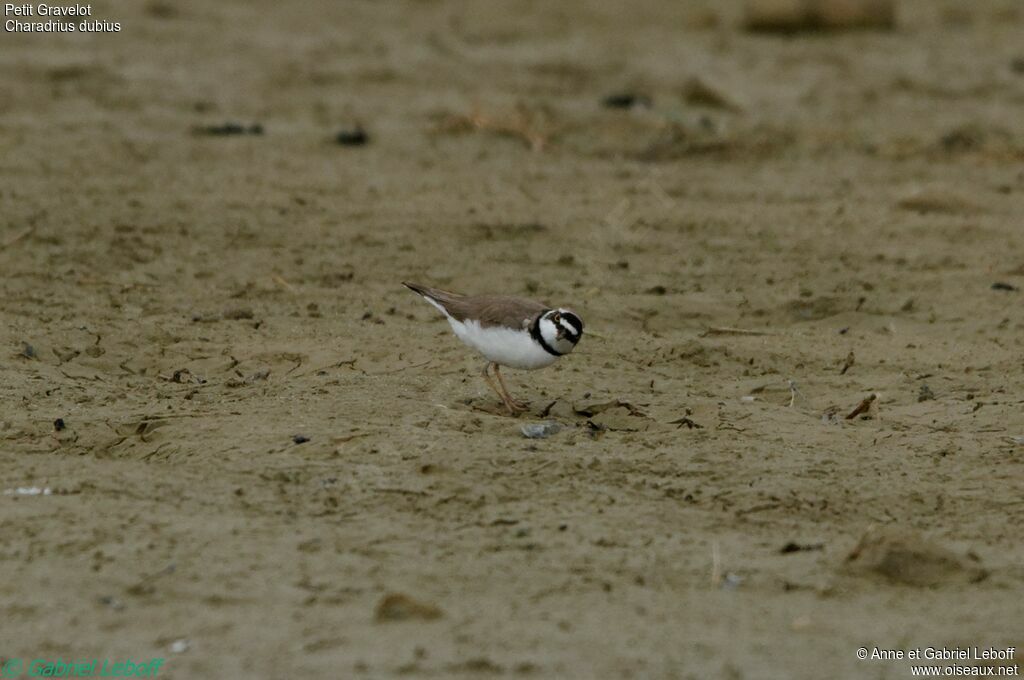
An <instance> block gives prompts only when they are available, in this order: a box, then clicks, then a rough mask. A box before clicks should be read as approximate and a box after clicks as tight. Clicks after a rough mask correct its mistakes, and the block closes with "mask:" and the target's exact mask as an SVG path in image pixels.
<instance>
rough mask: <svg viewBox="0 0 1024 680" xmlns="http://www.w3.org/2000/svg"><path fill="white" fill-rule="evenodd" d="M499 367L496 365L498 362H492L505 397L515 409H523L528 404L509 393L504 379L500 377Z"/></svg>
mask: <svg viewBox="0 0 1024 680" xmlns="http://www.w3.org/2000/svg"><path fill="white" fill-rule="evenodd" d="M500 369H501V367H500V366H498V364H494V375H496V376H498V382H499V383H500V384H501V389H502V390H504V391H505V397H506V398H507V399H508V403H509V404H511V405H512V408H514V409H516V410H517V411H525V410H526V409H527V408H528V407H529V405H530V404H529V403H528V402H525V401H520V400H518V399H516V398H514V397H513V396H512V395H511V394H509V391H508V387H506V386H505V379H504V378H502V377H501V370H500Z"/></svg>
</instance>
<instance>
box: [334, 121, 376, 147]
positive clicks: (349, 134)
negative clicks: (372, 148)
mask: <svg viewBox="0 0 1024 680" xmlns="http://www.w3.org/2000/svg"><path fill="white" fill-rule="evenodd" d="M334 141H335V142H336V143H338V144H340V145H341V146H366V145H367V144H368V143H369V142H370V135H368V134H366V130H364V129H363V128H362V126H360V125H356V126H355V127H354V128H352V129H351V130H342V131H341V132H339V133H338V134H337V135H336V136H335V138H334Z"/></svg>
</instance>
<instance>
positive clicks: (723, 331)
mask: <svg viewBox="0 0 1024 680" xmlns="http://www.w3.org/2000/svg"><path fill="white" fill-rule="evenodd" d="M709 335H775V333H772V332H771V331H752V330H748V329H746V328H729V327H728V326H709V327H708V329H707V330H706V331H704V332H703V333H701V334H700V336H701V337H702V338H704V337H707V336H709Z"/></svg>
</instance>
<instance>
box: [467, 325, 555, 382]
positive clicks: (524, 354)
mask: <svg viewBox="0 0 1024 680" xmlns="http://www.w3.org/2000/svg"><path fill="white" fill-rule="evenodd" d="M448 322H449V323H450V324H451V325H452V330H454V331H455V335H456V336H458V338H459V340H462V342H464V343H466V344H467V345H469V346H470V347H472V348H473V349H475V350H476V351H478V352H480V353H481V354H483V355H484V356H485V357H486V358H487V359H488V360H490V361H493V362H495V363H498V364H501V365H502V366H508V367H509V368H520V369H524V370H533V369H535V368H544V367H545V366H549V365H550V364H552V363H554V361H555V359H557V358H558V357H556V356H555V355H553V354H549V353H548V352H545V351H544V348H543V347H541V346H540V345H539V344H537V342H536V341H535V340H534V339H533V338H531V337H530V334H529V333H528V332H527V331H526V330H525V329H524V330H521V331H518V330H514V329H511V328H494V327H491V328H483V327H481V326H480V323H479V322H477V321H465V322H462V321H457V320H455V319H454V318H452V317H448Z"/></svg>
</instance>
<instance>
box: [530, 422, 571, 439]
mask: <svg viewBox="0 0 1024 680" xmlns="http://www.w3.org/2000/svg"><path fill="white" fill-rule="evenodd" d="M520 430H521V431H522V433H523V436H524V437H526V438H527V439H546V438H548V437H550V436H551V435H553V434H557V433H559V432H561V431H562V426H561V425H559V424H558V423H556V422H554V421H553V420H549V421H548V422H546V423H529V424H527V425H523V426H522V427H521V428H520Z"/></svg>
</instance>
